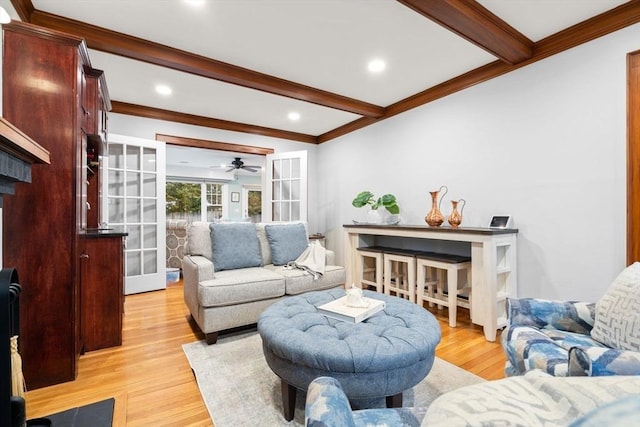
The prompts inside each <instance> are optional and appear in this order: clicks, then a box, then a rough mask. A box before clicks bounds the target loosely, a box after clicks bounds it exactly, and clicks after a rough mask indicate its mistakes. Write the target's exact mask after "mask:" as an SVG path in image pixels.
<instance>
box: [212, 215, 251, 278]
mask: <svg viewBox="0 0 640 427" xmlns="http://www.w3.org/2000/svg"><path fill="white" fill-rule="evenodd" d="M209 227H210V228H211V250H212V260H213V268H214V269H215V270H216V271H222V270H235V269H237V268H247V267H260V266H261V265H262V256H261V255H260V243H259V242H258V235H257V233H256V226H255V224H252V223H248V222H247V223H233V224H215V223H211V224H210V226H209Z"/></svg>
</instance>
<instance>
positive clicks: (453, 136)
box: [42, 2, 640, 425]
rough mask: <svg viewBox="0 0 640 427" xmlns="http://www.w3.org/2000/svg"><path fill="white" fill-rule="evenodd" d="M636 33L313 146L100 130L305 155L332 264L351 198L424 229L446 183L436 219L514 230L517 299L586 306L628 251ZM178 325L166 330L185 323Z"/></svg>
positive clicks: (200, 132)
mask: <svg viewBox="0 0 640 427" xmlns="http://www.w3.org/2000/svg"><path fill="white" fill-rule="evenodd" d="M632 3H633V2H632ZM639 25H640V24H637V23H636V24H633V25H629V26H627V27H625V28H622V29H619V30H617V31H615V32H612V33H610V34H606V35H604V36H602V37H598V38H595V39H594V40H592V41H589V42H586V43H584V44H580V45H578V46H576V47H574V48H572V49H569V50H567V51H564V52H561V53H558V54H556V55H553V56H550V57H549V58H546V59H543V60H541V61H538V62H535V63H532V64H530V65H527V66H524V67H522V68H519V69H516V70H514V71H512V72H510V73H507V74H504V75H502V76H500V77H497V78H494V79H491V80H488V81H485V82H482V83H480V84H477V85H473V86H471V87H468V88H465V89H464V90H461V91H458V92H455V93H453V94H451V95H448V96H446V97H442V98H440V99H437V100H434V101H432V102H429V103H426V104H424V105H421V106H418V107H416V108H413V109H410V110H408V111H406V112H403V113H402V114H398V115H395V116H393V117H389V118H387V119H385V120H381V121H379V122H377V123H374V124H371V125H369V126H367V127H363V128H361V129H358V130H356V131H354V132H351V133H346V134H344V135H342V136H339V137H337V138H334V139H331V140H328V141H326V142H323V143H322V144H311V143H301V142H296V141H291V140H286V139H279V138H273V137H264V136H261V135H257V134H249V133H239V132H232V131H229V130H222V129H212V128H206V127H202V126H193V125H188V124H184V123H176V122H170V121H162V120H156V119H149V118H143V117H135V116H131V115H126V114H119V113H111V114H110V115H109V132H110V133H114V134H119V135H127V136H131V137H138V138H145V139H149V140H153V139H155V138H156V135H157V134H165V135H180V136H182V137H186V138H194V139H200V140H206V141H210V140H214V141H232V142H233V143H236V144H240V145H246V146H257V147H269V148H272V149H274V150H275V151H276V152H288V151H298V150H306V151H307V153H308V157H307V158H308V177H309V188H308V191H309V195H310V197H309V207H308V212H309V217H308V223H309V229H310V230H311V231H313V232H322V233H324V234H325V235H326V245H327V248H328V249H330V250H333V251H335V253H336V259H338V260H342V259H344V258H345V256H346V253H345V251H346V249H345V243H344V229H343V224H350V223H352V221H354V220H355V221H364V218H365V214H366V212H365V210H364V209H357V208H354V207H353V206H352V204H351V201H352V199H353V198H354V196H355V195H356V194H357V193H359V192H360V191H363V190H371V191H373V192H374V193H375V194H376V195H382V194H385V193H393V194H394V195H395V196H396V197H397V199H398V202H399V205H400V209H401V211H400V217H401V223H403V224H424V216H425V215H426V213H427V212H428V211H429V209H430V207H431V200H430V197H429V192H430V191H434V190H437V189H438V188H440V186H442V185H446V186H447V187H448V189H449V193H448V195H447V197H446V198H445V200H444V201H443V204H442V210H443V213H445V216H446V215H448V213H450V210H451V207H450V206H451V205H450V201H451V200H458V199H461V198H463V199H465V201H466V202H467V204H468V205H465V210H464V216H463V218H464V219H463V226H468V227H486V226H487V224H488V221H489V220H490V218H491V216H492V215H495V214H508V215H511V216H512V217H513V218H514V227H515V228H517V229H518V230H519V232H518V289H517V293H518V295H519V296H526V297H537V298H547V299H557V300H584V301H597V300H598V299H599V298H600V297H601V296H602V294H603V293H604V292H605V291H606V289H607V288H608V286H609V285H610V284H611V282H612V281H613V280H614V278H615V277H616V275H617V274H618V273H619V272H620V271H621V270H622V269H623V268H624V267H625V266H626V265H628V264H630V262H629V261H630V259H629V258H628V256H629V255H628V252H627V247H628V245H629V244H630V243H629V242H630V241H637V239H638V236H636V235H630V234H629V232H628V231H627V222H628V218H627V215H628V211H627V206H628V203H629V202H628V199H627V197H628V195H627V182H628V181H627V180H628V177H627V167H628V166H627V162H628V161H629V162H632V163H633V162H634V159H629V160H628V159H627V144H628V142H627V141H628V135H627V133H628V132H629V133H631V128H628V126H627V120H628V117H630V116H631V115H632V114H637V113H636V112H634V111H628V107H627V90H628V89H627V79H628V78H629V76H628V65H627V64H628V63H627V61H628V55H629V54H630V53H633V52H637V51H638V49H640V45H639V44H638V40H640V37H639V36H640V26H639ZM107 80H108V76H107ZM629 138H631V136H629ZM635 161H636V163H635V168H636V169H635V170H637V168H638V166H637V159H636V160H635ZM632 168H633V166H632ZM636 197H637V196H636ZM636 203H637V202H636ZM632 260H633V259H631V261H632ZM170 291H172V290H170ZM152 298H154V300H155V299H163V298H164V297H157V296H154V297H152ZM133 300H134V299H133V298H132V301H133ZM178 302H179V300H178ZM173 303H177V302H176V301H175V300H173ZM127 304H129V303H128V302H127ZM141 304H143V303H141ZM131 312H135V309H131V311H129V312H128V313H131ZM179 313H180V314H178V315H177V316H176V318H174V319H173V320H171V322H175V323H181V324H182V323H185V322H184V313H181V312H179ZM139 321H140V322H143V321H144V320H143V319H139ZM147 325H148V324H147ZM186 327H188V325H186V326H185V325H181V326H179V327H178V328H181V330H182V331H183V333H188V332H185V331H188V329H184V328H186ZM469 327H470V328H472V329H473V327H472V326H471V325H469ZM476 332H477V331H476ZM139 333H140V334H143V333H144V331H140V332H139ZM179 356H182V355H181V354H180V355H179ZM92 357H94V358H95V356H91V357H89V358H88V359H90V358H92ZM86 369H91V368H89V367H87V368H86ZM185 381H186V380H185ZM149 410H150V411H151V410H152V409H149ZM44 411H45V412H42V413H46V409H44ZM140 411H141V410H140ZM139 423H140V424H142V425H143V424H144V422H143V421H139Z"/></svg>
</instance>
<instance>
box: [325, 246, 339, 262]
mask: <svg viewBox="0 0 640 427" xmlns="http://www.w3.org/2000/svg"><path fill="white" fill-rule="evenodd" d="M324 259H325V263H326V265H336V253H335V252H333V251H330V250H329V249H327V250H326V255H325V257H324Z"/></svg>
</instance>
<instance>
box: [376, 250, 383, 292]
mask: <svg viewBox="0 0 640 427" xmlns="http://www.w3.org/2000/svg"><path fill="white" fill-rule="evenodd" d="M382 268H383V267H382V258H380V257H377V258H376V292H380V293H382V291H383V284H382Z"/></svg>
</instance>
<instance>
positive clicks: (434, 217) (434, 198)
mask: <svg viewBox="0 0 640 427" xmlns="http://www.w3.org/2000/svg"><path fill="white" fill-rule="evenodd" d="M443 189H444V193H442V196H440V199H438V195H439V194H440V192H441V191H442V190H443ZM447 191H449V189H448V188H447V186H446V185H443V186H442V187H440V189H439V190H438V191H429V194H431V210H430V211H429V213H428V214H427V216H425V217H424V220H425V221H426V223H427V224H429V227H440V226H441V225H442V223H443V222H444V216H443V215H442V212H440V204H441V203H442V199H443V198H444V195H445V194H447Z"/></svg>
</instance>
